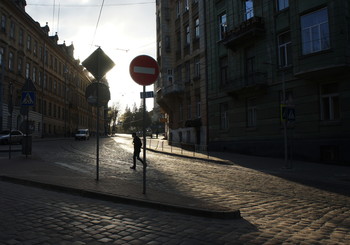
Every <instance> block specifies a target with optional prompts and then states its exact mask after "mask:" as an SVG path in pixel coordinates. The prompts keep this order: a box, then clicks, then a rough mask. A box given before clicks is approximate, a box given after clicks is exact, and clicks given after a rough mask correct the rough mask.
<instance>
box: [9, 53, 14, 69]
mask: <svg viewBox="0 0 350 245" xmlns="http://www.w3.org/2000/svg"><path fill="white" fill-rule="evenodd" d="M13 59H14V57H13V53H12V52H9V70H10V71H13Z"/></svg>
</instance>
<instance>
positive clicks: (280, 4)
mask: <svg viewBox="0 0 350 245" xmlns="http://www.w3.org/2000/svg"><path fill="white" fill-rule="evenodd" d="M276 4H277V11H281V10H283V9H286V8H288V7H289V0H276Z"/></svg>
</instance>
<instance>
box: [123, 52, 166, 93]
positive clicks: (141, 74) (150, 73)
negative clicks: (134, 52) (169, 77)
mask: <svg viewBox="0 0 350 245" xmlns="http://www.w3.org/2000/svg"><path fill="white" fill-rule="evenodd" d="M129 69H130V70H129V71H130V76H131V78H132V79H133V80H134V81H135V82H136V83H138V84H140V85H143V86H147V85H151V84H152V83H154V82H155V81H156V80H157V79H158V76H159V67H158V63H157V61H155V60H154V59H153V58H152V57H150V56H148V55H140V56H137V57H136V58H134V59H133V60H132V61H131V63H130V68H129Z"/></svg>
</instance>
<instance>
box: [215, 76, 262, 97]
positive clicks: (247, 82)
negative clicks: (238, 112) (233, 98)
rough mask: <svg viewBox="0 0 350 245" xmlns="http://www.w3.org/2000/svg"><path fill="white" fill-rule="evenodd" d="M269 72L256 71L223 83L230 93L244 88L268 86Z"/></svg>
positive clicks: (223, 87)
mask: <svg viewBox="0 0 350 245" xmlns="http://www.w3.org/2000/svg"><path fill="white" fill-rule="evenodd" d="M267 81H268V79H267V73H266V72H254V73H250V74H246V75H245V76H243V77H239V78H236V79H234V80H230V81H228V82H227V83H225V84H222V85H221V88H222V89H224V90H225V91H226V92H227V93H228V94H232V93H236V92H240V91H242V90H250V89H261V88H263V87H265V86H267V83H268V82H267Z"/></svg>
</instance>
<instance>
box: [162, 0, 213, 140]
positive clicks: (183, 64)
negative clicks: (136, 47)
mask: <svg viewBox="0 0 350 245" xmlns="http://www.w3.org/2000/svg"><path fill="white" fill-rule="evenodd" d="M156 4H157V6H156V8H157V9H156V11H157V44H158V47H157V48H158V49H157V61H158V64H159V66H160V78H159V80H158V81H157V82H156V83H155V92H156V102H157V103H158V104H159V105H160V107H161V110H162V112H163V114H164V117H163V121H165V124H166V127H165V128H166V136H167V137H168V139H169V141H170V142H171V143H173V144H176V143H181V144H191V145H194V144H195V145H201V146H206V145H207V103H206V102H207V96H206V73H205V71H206V64H205V52H206V49H205V47H206V46H205V35H204V34H205V32H204V23H205V15H204V13H205V12H204V1H175V0H167V1H157V2H156Z"/></svg>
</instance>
